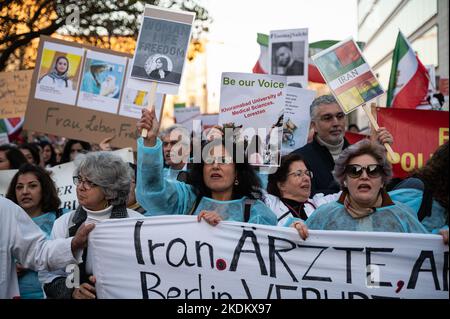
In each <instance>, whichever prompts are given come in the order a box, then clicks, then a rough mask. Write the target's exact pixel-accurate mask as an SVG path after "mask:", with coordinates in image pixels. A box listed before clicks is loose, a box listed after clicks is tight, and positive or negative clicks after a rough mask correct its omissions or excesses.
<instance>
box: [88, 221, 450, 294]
mask: <svg viewBox="0 0 450 319" xmlns="http://www.w3.org/2000/svg"><path fill="white" fill-rule="evenodd" d="M88 254H89V255H88V259H90V260H91V264H92V265H93V274H94V275H95V276H96V286H95V288H96V292H97V297H98V298H108V299H116V298H119V299H120V298H133V299H134V298H135V299H141V298H143V299H163V298H167V299H169V298H180V299H182V298H186V299H230V298H233V299H236V298H240V299H365V298H374V299H375V298H420V299H426V298H442V299H448V246H446V245H444V244H443V242H442V238H441V236H437V235H426V234H400V233H380V232H348V231H310V236H309V237H308V239H307V240H306V241H302V240H301V239H300V237H299V235H298V233H297V232H296V231H295V230H294V229H292V228H289V227H274V226H263V225H256V224H246V223H239V222H221V223H219V225H218V226H216V227H213V226H210V225H209V224H207V223H206V222H203V221H202V222H200V223H198V222H197V220H196V217H195V216H157V217H147V218H145V217H143V218H137V219H121V220H107V221H102V222H99V223H97V225H96V227H95V229H94V230H93V232H92V233H91V234H90V235H89V250H88Z"/></svg>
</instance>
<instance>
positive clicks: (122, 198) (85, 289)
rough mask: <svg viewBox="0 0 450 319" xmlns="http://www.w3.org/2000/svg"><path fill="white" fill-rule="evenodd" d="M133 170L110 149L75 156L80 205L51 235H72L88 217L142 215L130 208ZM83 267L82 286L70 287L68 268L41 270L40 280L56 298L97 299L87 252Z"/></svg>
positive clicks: (63, 217) (96, 218)
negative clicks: (127, 205)
mask: <svg viewBox="0 0 450 319" xmlns="http://www.w3.org/2000/svg"><path fill="white" fill-rule="evenodd" d="M131 179H132V173H131V169H130V168H129V166H128V164H127V163H125V162H124V161H123V160H122V159H121V158H120V157H118V156H116V155H114V154H111V153H110V152H92V153H88V154H86V155H84V154H82V155H78V156H77V158H76V160H75V171H74V176H73V182H74V184H75V185H76V192H77V199H78V203H79V206H78V208H77V209H76V210H75V211H72V212H69V213H67V214H64V215H62V216H61V218H58V219H57V220H56V221H55V224H54V225H53V229H52V233H51V236H50V237H51V238H52V239H55V238H69V237H72V236H73V234H74V233H76V231H77V229H78V228H79V227H80V226H81V225H82V224H83V223H84V222H85V221H86V220H88V219H89V220H91V221H94V222H95V221H100V220H105V219H116V218H129V217H130V218H133V217H142V215H141V214H140V213H138V212H135V211H133V210H131V209H127V207H126V203H127V199H128V194H129V193H130V185H131ZM78 266H79V269H80V287H79V288H68V287H67V286H66V277H67V276H68V273H66V272H65V271H64V269H61V270H58V271H55V272H40V273H39V280H40V281H41V282H43V283H44V291H45V293H46V294H47V297H49V298H55V299H95V298H96V294H95V277H94V276H91V275H90V274H92V265H91V264H90V260H89V259H87V250H86V249H85V250H84V252H83V263H81V264H80V265H78Z"/></svg>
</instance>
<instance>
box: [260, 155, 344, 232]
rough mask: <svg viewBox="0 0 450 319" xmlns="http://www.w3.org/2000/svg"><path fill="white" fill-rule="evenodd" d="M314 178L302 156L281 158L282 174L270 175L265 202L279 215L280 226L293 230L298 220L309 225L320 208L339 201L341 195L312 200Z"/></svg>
mask: <svg viewBox="0 0 450 319" xmlns="http://www.w3.org/2000/svg"><path fill="white" fill-rule="evenodd" d="M312 178H313V173H312V172H311V171H310V170H309V169H308V168H307V167H306V164H305V162H304V160H303V157H302V156H301V155H299V154H295V153H291V154H289V155H285V156H283V157H282V158H281V164H280V167H279V168H278V170H277V171H276V172H275V173H273V174H270V175H269V181H268V184H267V192H268V194H266V195H264V202H265V203H266V205H267V206H268V207H269V208H270V209H272V211H274V212H275V214H276V215H277V218H278V226H289V225H291V224H292V222H293V221H294V220H297V219H301V220H304V221H305V220H307V219H308V217H309V216H310V215H311V214H312V213H313V211H314V210H315V209H316V208H317V207H319V206H321V205H323V204H327V203H330V202H333V201H336V200H337V199H338V198H339V195H340V193H337V194H331V195H326V196H325V195H323V194H316V195H315V196H314V197H313V198H309V197H310V195H311V180H312Z"/></svg>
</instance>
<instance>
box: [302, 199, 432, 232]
mask: <svg viewBox="0 0 450 319" xmlns="http://www.w3.org/2000/svg"><path fill="white" fill-rule="evenodd" d="M394 203H395V204H394V205H390V206H385V207H380V208H377V209H376V211H375V212H374V213H373V214H370V215H369V216H366V217H363V218H358V219H356V218H353V217H352V216H350V214H349V213H347V211H346V210H345V207H344V205H342V204H341V203H339V202H333V203H328V204H325V205H322V206H320V207H319V208H317V209H316V210H315V211H314V213H312V215H311V216H309V217H308V219H307V221H306V225H307V226H308V228H309V229H316V230H349V231H374V232H396V233H428V231H427V230H426V229H425V227H424V226H423V225H422V224H421V223H420V222H419V221H418V220H417V218H416V217H415V216H414V214H413V212H412V211H411V209H410V208H409V207H408V206H406V205H404V204H402V203H400V202H394Z"/></svg>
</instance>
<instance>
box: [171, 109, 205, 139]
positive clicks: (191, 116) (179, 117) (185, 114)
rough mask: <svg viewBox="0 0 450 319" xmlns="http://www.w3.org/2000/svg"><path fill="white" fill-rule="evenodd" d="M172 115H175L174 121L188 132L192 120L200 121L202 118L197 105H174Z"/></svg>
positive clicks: (191, 126)
mask: <svg viewBox="0 0 450 319" xmlns="http://www.w3.org/2000/svg"><path fill="white" fill-rule="evenodd" d="M173 115H174V117H175V123H177V124H180V125H182V126H183V127H184V128H186V129H187V130H188V131H189V133H191V132H192V129H193V121H194V120H197V121H200V120H201V118H202V115H201V113H200V107H199V106H193V107H176V108H174V109H173Z"/></svg>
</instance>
